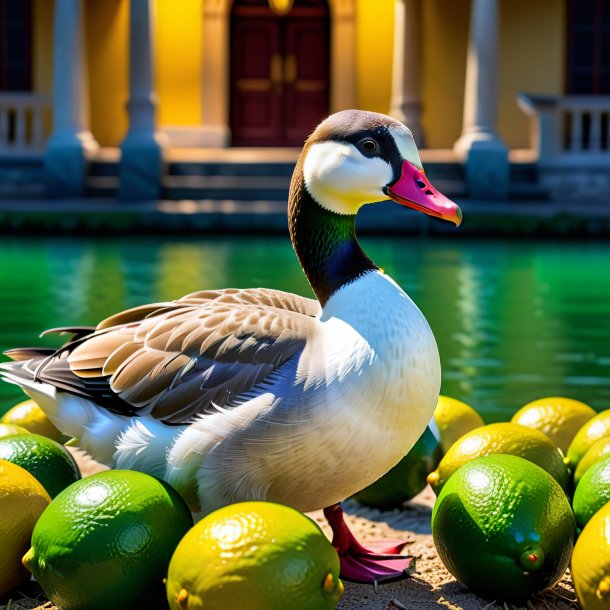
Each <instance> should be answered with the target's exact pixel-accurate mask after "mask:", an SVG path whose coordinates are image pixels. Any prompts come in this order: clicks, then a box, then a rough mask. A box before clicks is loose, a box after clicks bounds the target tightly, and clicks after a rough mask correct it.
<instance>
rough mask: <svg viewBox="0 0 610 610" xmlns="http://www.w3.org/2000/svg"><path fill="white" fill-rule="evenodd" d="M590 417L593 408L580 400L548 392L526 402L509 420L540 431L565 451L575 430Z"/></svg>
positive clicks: (592, 413)
mask: <svg viewBox="0 0 610 610" xmlns="http://www.w3.org/2000/svg"><path fill="white" fill-rule="evenodd" d="M593 417H595V411H594V410H593V409H592V408H591V407H590V406H589V405H587V404H585V403H584V402H580V400H574V399H573V398H565V397H564V396H548V397H546V398H539V399H538V400H534V401H533V402H530V403H528V404H526V405H525V406H524V407H522V408H521V409H519V410H518V411H517V412H516V413H515V414H514V415H513V418H512V419H511V421H512V422H513V424H521V425H522V426H527V427H528V428H534V429H535V430H540V432H544V434H546V435H547V436H548V437H549V438H550V439H551V440H552V441H553V442H554V443H555V444H556V445H557V446H558V447H559V448H560V449H561V451H562V452H563V453H564V455H565V453H566V452H567V450H568V447H569V446H570V443H571V442H572V439H573V438H574V436H575V435H576V433H577V432H578V431H579V430H580V429H581V428H582V427H583V426H584V425H585V424H586V423H587V422H588V421H589V420H590V419H591V418H593Z"/></svg>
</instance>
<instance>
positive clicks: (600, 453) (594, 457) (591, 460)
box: [574, 436, 610, 487]
mask: <svg viewBox="0 0 610 610" xmlns="http://www.w3.org/2000/svg"><path fill="white" fill-rule="evenodd" d="M609 456H610V436H604V438H600V439H599V440H598V441H595V442H594V443H593V444H592V445H591V446H590V447H589V449H588V450H587V453H585V454H584V455H583V456H582V458H581V460H580V462H578V466H577V467H576V471H575V472H574V487H577V486H578V483H580V480H581V479H582V477H583V475H584V474H585V472H587V470H589V468H591V466H593V464H595V463H596V462H599V460H601V459H604V458H607V457H609Z"/></svg>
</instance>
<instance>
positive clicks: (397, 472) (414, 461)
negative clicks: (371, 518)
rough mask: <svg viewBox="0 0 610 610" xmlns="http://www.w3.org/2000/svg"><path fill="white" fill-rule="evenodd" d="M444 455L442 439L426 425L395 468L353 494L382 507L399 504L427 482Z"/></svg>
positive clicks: (369, 504)
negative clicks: (438, 438) (440, 440)
mask: <svg viewBox="0 0 610 610" xmlns="http://www.w3.org/2000/svg"><path fill="white" fill-rule="evenodd" d="M442 457H443V450H442V449H441V446H440V444H439V442H438V441H437V440H436V437H435V436H434V434H433V433H432V431H431V430H430V428H426V430H425V432H424V433H423V434H422V435H421V436H420V437H419V439H418V441H417V442H416V443H415V445H413V448H412V449H411V451H409V453H407V455H405V457H403V458H402V460H400V462H398V464H396V466H394V468H392V470H390V471H389V472H387V473H386V474H384V475H383V476H382V477H381V478H380V479H378V480H377V481H375V482H374V483H373V484H372V485H369V486H368V487H366V488H365V489H363V490H362V491H359V492H358V493H357V494H355V495H354V496H353V498H354V499H355V500H357V501H358V502H360V503H361V504H364V505H366V506H373V507H375V508H379V509H381V510H389V509H392V508H397V507H399V506H400V505H401V504H403V503H404V502H406V501H407V500H410V499H411V498H413V497H414V496H416V495H417V494H418V493H419V492H420V491H421V490H422V489H423V488H424V487H425V486H426V477H427V476H428V475H429V474H430V473H431V472H432V471H433V470H434V469H435V468H436V467H437V466H438V464H439V462H440V459H441V458H442Z"/></svg>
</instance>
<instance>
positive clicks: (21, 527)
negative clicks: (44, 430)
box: [0, 460, 51, 608]
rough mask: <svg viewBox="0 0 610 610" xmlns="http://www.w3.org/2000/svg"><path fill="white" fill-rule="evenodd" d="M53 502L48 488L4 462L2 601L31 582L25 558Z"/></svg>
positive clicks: (0, 488) (0, 491) (0, 486)
mask: <svg viewBox="0 0 610 610" xmlns="http://www.w3.org/2000/svg"><path fill="white" fill-rule="evenodd" d="M50 501H51V498H49V494H48V493H47V492H46V491H45V489H44V487H43V486H42V485H41V484H40V483H39V482H38V481H37V480H36V479H35V478H34V477H33V476H32V475H31V474H30V473H29V472H28V471H27V470H24V469H23V468H21V466H17V464H11V463H10V462H7V461H6V460H0V543H1V545H2V547H1V548H2V552H0V598H2V597H4V596H5V595H6V594H7V593H8V592H9V591H11V590H13V589H14V588H15V587H18V586H19V585H20V584H22V583H23V582H25V581H26V580H29V579H30V574H29V572H28V571H27V570H26V569H25V568H24V567H23V565H22V563H21V558H22V557H23V554H24V553H25V552H26V551H27V550H28V548H29V546H30V539H31V537H32V530H33V529H34V525H35V523H36V521H37V520H38V518H39V517H40V515H41V514H42V511H43V510H44V509H45V508H46V507H47V506H48V504H49V502H50ZM2 607H3V608H5V607H6V606H2Z"/></svg>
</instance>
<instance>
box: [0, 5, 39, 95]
mask: <svg viewBox="0 0 610 610" xmlns="http://www.w3.org/2000/svg"><path fill="white" fill-rule="evenodd" d="M31 23H32V1H31V0H0V91H30V90H31V88H32V52H31V47H32V35H31V34H32V28H31Z"/></svg>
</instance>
